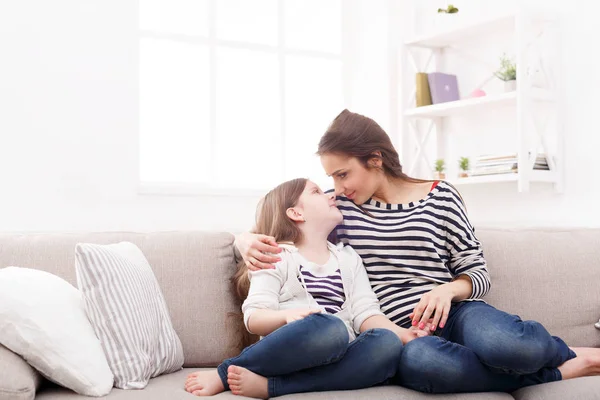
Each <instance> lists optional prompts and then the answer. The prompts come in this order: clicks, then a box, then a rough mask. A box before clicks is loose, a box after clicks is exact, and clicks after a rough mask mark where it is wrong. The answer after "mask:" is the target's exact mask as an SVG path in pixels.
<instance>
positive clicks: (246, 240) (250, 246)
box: [233, 232, 281, 271]
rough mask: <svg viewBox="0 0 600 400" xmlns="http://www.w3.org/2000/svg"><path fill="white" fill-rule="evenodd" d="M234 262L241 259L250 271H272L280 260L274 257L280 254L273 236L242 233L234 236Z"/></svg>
mask: <svg viewBox="0 0 600 400" xmlns="http://www.w3.org/2000/svg"><path fill="white" fill-rule="evenodd" d="M233 248H234V250H233V251H234V257H235V259H236V262H237V261H239V260H240V259H243V260H244V262H245V263H246V266H247V267H248V269H249V270H250V271H257V270H259V269H269V268H270V269H273V268H275V265H274V264H275V263H277V262H278V261H281V258H280V257H278V256H275V255H269V254H266V253H270V254H277V253H279V252H281V248H279V246H278V245H277V242H276V241H275V238H274V237H273V236H267V235H260V234H256V233H250V232H244V233H240V234H239V235H236V236H235V242H234V243H233Z"/></svg>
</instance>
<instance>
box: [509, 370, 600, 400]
mask: <svg viewBox="0 0 600 400" xmlns="http://www.w3.org/2000/svg"><path fill="white" fill-rule="evenodd" d="M512 395H513V396H514V398H515V399H516V400H565V399H569V400H600V376H587V377H584V378H576V379H568V380H566V381H558V382H550V383H544V384H542V385H535V386H528V387H526V388H523V389H519V390H517V391H516V392H514V393H513V394H512Z"/></svg>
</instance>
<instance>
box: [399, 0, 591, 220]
mask: <svg viewBox="0 0 600 400" xmlns="http://www.w3.org/2000/svg"><path fill="white" fill-rule="evenodd" d="M442 3H443V4H442ZM446 3H447V2H440V1H438V0H424V1H423V2H421V3H420V6H421V13H420V14H418V18H420V19H421V23H422V25H425V23H426V22H425V21H423V9H425V8H426V7H427V4H431V6H430V9H437V6H438V5H439V6H444V7H445V5H446ZM490 3H491V2H481V1H477V0H463V1H455V2H453V4H455V5H456V6H457V7H458V8H459V9H460V10H461V11H459V12H468V13H475V14H477V13H479V14H484V13H485V14H486V15H489V14H490V13H496V12H498V13H501V12H506V11H507V10H508V9H510V8H513V7H514V6H515V5H516V4H517V2H516V1H504V2H501V3H500V2H493V3H494V4H498V5H499V6H501V9H499V8H494V7H490ZM518 3H520V4H521V5H522V6H524V7H532V8H535V7H538V8H541V9H544V10H548V11H558V15H559V20H560V24H561V31H562V32H561V41H560V42H559V43H557V44H558V45H559V46H560V47H561V51H562V55H563V57H562V65H561V66H560V67H561V68H562V70H563V74H564V75H563V79H564V82H563V84H564V96H565V97H564V101H563V103H564V105H565V108H564V110H563V112H564V123H565V180H566V182H565V190H564V193H562V194H556V193H555V192H554V191H553V189H552V187H551V186H550V185H547V184H532V186H531V190H530V192H529V193H517V190H516V184H515V183H495V184H486V185H465V186H461V187H460V190H461V193H462V195H463V197H464V198H465V200H466V202H467V205H468V209H469V214H470V217H471V219H472V220H473V222H474V223H475V224H476V225H478V226H587V227H598V226H600V212H598V211H597V210H596V208H595V206H594V204H597V198H598V197H599V196H600V187H599V186H598V185H596V184H595V177H594V175H593V171H594V169H593V168H594V164H595V161H596V158H597V154H598V153H597V150H598V148H600V135H598V134H597V129H598V128H597V127H598V123H597V111H596V110H597V104H598V103H597V93H598V92H599V91H600V77H599V76H598V75H597V74H595V73H594V72H593V71H597V70H598V68H599V67H600V64H599V62H600V57H598V55H599V54H598V53H599V50H598V48H597V47H596V48H594V47H593V46H590V45H589V44H590V43H592V42H593V41H594V40H595V39H596V38H598V37H600V28H599V26H598V24H597V22H596V20H595V17H594V16H595V15H597V13H598V12H599V11H600V3H597V2H588V1H585V0H579V1H573V2H569V3H568V5H567V4H565V3H564V2H559V1H557V0H556V1H555V0H552V1H549V0H527V1H522V2H521V1H520V2H518ZM400 18H402V16H400ZM493 45H494V43H490V46H493ZM452 67H456V64H455V65H453V66H452ZM446 72H447V71H446ZM457 73H458V74H459V75H460V70H457ZM462 78H468V77H465V76H464V74H463V76H462ZM467 80H468V79H467ZM459 86H460V85H459ZM466 86H468V85H466ZM472 88H473V87H472V86H471V89H472ZM464 94H465V93H463V95H464ZM511 119H514V118H511ZM511 119H507V121H506V122H504V123H502V121H500V125H499V126H486V122H485V118H479V119H477V121H476V124H479V125H478V126H479V127H480V130H479V131H478V133H477V135H476V136H475V137H474V138H473V136H468V135H466V134H463V135H461V134H460V129H461V127H462V126H460V125H459V124H457V125H455V126H454V128H456V129H455V130H454V131H453V134H454V133H456V135H452V140H453V141H454V143H453V146H454V147H461V146H464V147H466V148H468V147H469V143H465V141H468V140H484V141H485V140H491V139H486V135H489V136H488V138H491V137H493V132H491V131H492V130H495V131H500V132H501V130H502V129H503V128H505V129H506V130H507V131H509V130H510V127H511V126H514V123H512V124H513V125H511V122H510V120H511ZM496 123H498V120H496V119H495V120H494V124H496ZM449 124H452V121H449ZM475 129H476V128H475ZM509 140H510V139H509ZM461 141H462V142H461Z"/></svg>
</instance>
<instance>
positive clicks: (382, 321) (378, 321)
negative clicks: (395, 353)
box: [360, 315, 431, 344]
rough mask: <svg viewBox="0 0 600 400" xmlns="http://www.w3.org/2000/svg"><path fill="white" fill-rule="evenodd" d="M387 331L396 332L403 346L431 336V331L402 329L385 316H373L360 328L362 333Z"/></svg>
mask: <svg viewBox="0 0 600 400" xmlns="http://www.w3.org/2000/svg"><path fill="white" fill-rule="evenodd" d="M376 328H379V329H387V330H390V331H392V332H394V333H395V334H396V335H397V336H398V338H400V340H401V341H402V343H403V344H406V343H408V342H410V341H411V340H413V339H416V338H418V337H423V336H429V335H431V332H430V331H427V329H417V328H411V329H406V328H401V327H399V326H398V325H396V324H395V323H393V322H392V321H390V320H389V319H388V317H385V316H383V315H373V316H372V317H369V318H367V319H366V320H365V322H363V323H362V325H361V326H360V332H361V333H362V332H364V331H368V330H369V329H376Z"/></svg>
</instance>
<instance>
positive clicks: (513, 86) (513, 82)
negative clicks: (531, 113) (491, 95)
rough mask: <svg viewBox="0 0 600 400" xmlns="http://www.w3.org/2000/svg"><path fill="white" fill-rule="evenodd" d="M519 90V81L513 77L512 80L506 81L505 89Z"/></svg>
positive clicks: (506, 90)
mask: <svg viewBox="0 0 600 400" xmlns="http://www.w3.org/2000/svg"><path fill="white" fill-rule="evenodd" d="M515 90H517V81H516V79H513V80H511V81H504V91H505V92H507V93H508V92H514V91H515Z"/></svg>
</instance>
